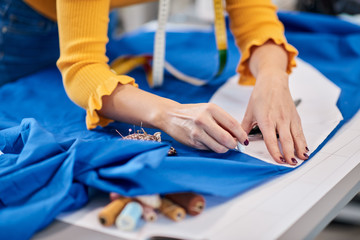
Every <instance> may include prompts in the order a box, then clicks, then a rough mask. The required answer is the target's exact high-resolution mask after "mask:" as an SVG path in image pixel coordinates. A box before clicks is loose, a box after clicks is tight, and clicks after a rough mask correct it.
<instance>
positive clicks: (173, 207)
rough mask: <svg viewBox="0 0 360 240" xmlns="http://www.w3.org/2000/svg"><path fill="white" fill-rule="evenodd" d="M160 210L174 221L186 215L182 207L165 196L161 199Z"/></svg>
mask: <svg viewBox="0 0 360 240" xmlns="http://www.w3.org/2000/svg"><path fill="white" fill-rule="evenodd" d="M160 212H161V213H162V214H164V215H165V216H166V217H168V218H170V219H171V220H173V221H175V222H178V221H181V220H183V219H184V218H185V215H186V212H185V210H184V209H183V208H182V207H180V206H179V205H177V204H175V203H173V202H172V201H171V200H169V199H166V198H163V199H161V206H160Z"/></svg>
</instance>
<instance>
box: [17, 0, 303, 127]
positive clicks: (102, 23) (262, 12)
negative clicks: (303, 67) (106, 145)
mask: <svg viewBox="0 0 360 240" xmlns="http://www.w3.org/2000/svg"><path fill="white" fill-rule="evenodd" d="M24 1H25V2H27V3H28V4H29V5H30V6H32V7H33V8H34V9H35V10H37V11H38V12H40V13H41V14H43V15H44V16H46V17H48V18H50V19H52V20H56V21H57V22H58V26H59V38H60V58H59V60H58V62H57V65H58V68H59V70H60V71H61V74H62V76H63V82H64V86H65V90H66V92H67V94H68V96H69V97H70V99H71V100H72V101H74V102H75V103H76V104H78V105H79V106H81V107H83V108H84V109H86V112H87V116H86V125H87V127H88V128H89V129H92V128H95V127H96V126H98V125H100V126H105V125H107V124H108V123H110V122H111V121H112V120H110V119H106V118H103V117H101V116H99V115H98V113H97V110H99V109H101V107H102V101H101V97H102V96H105V95H110V94H111V93H112V91H113V90H114V89H115V88H116V86H117V85H118V83H121V84H132V85H134V86H137V85H136V83H135V80H134V79H133V78H131V77H128V76H124V75H121V76H118V75H116V74H114V73H113V72H111V71H110V68H109V66H108V64H107V62H108V58H107V57H106V55H105V51H106V49H105V45H106V43H107V42H108V38H107V27H108V22H109V18H108V16H109V10H110V9H111V8H114V7H122V6H126V5H130V4H135V3H140V2H150V1H152V0H57V1H56V0H24ZM226 10H227V11H228V13H229V17H230V23H231V24H230V26H231V30H232V33H233V35H234V36H235V39H236V42H237V44H238V46H239V48H240V50H241V52H242V57H241V61H240V64H239V67H238V71H239V72H240V73H241V79H240V82H241V83H243V84H254V82H255V79H254V77H253V76H252V74H251V72H250V70H249V67H248V60H249V57H250V53H251V52H250V50H251V48H252V47H253V46H259V45H262V44H263V43H265V42H266V41H268V40H270V39H272V40H273V41H274V42H275V43H276V44H279V45H283V46H284V47H285V49H286V50H287V52H288V56H289V58H288V59H289V62H288V72H289V73H290V71H291V68H292V67H293V66H295V61H294V58H295V56H296V55H297V51H296V49H295V48H294V47H292V46H291V45H289V44H288V43H287V42H286V39H285V37H284V28H283V25H282V24H281V23H280V21H279V20H278V18H277V16H276V9H275V6H274V5H272V3H271V0H226Z"/></svg>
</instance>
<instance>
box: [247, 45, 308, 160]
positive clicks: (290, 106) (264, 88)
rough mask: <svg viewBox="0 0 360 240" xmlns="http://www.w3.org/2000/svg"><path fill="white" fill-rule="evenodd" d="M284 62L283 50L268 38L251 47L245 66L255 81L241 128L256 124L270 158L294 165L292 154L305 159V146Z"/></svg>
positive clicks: (285, 54) (285, 57) (285, 56)
mask: <svg viewBox="0 0 360 240" xmlns="http://www.w3.org/2000/svg"><path fill="white" fill-rule="evenodd" d="M287 64H288V55H287V52H286V50H285V49H284V47H283V46H280V45H276V44H275V43H274V42H273V41H271V40H269V41H267V42H266V43H264V44H263V45H261V46H258V47H255V48H253V49H252V54H251V57H250V60H249V68H250V71H251V72H252V74H253V75H254V77H255V78H256V84H255V87H254V90H253V92H252V94H251V97H250V100H249V104H248V106H247V109H246V113H245V116H244V119H243V121H242V127H243V129H244V130H245V132H246V133H249V132H250V131H251V129H252V128H253V126H254V125H255V124H257V125H258V126H259V128H260V131H261V133H262V135H263V137H264V141H265V144H266V147H267V149H268V151H269V153H270V155H271V156H272V158H273V159H274V160H275V161H276V162H278V163H289V164H291V165H296V163H297V160H296V159H295V154H296V156H297V157H298V158H299V159H302V160H306V159H308V155H307V152H308V151H309V149H308V148H307V144H306V140H305V136H304V133H303V130H302V127H301V120H300V117H299V114H298V113H297V110H296V107H295V104H294V102H293V99H292V97H291V94H290V90H289V76H288V74H287V73H286V69H287ZM277 135H279V140H280V145H281V149H282V151H280V146H279V144H278V139H277Z"/></svg>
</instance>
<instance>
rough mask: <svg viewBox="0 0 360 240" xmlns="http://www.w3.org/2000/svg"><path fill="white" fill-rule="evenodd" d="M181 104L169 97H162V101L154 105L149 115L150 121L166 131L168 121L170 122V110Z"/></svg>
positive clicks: (155, 126)
mask: <svg viewBox="0 0 360 240" xmlns="http://www.w3.org/2000/svg"><path fill="white" fill-rule="evenodd" d="M180 105H181V104H180V103H178V102H175V101H173V100H171V99H166V98H163V99H162V101H159V103H158V104H157V105H156V107H155V108H154V110H153V111H152V114H151V115H150V116H149V117H150V122H152V123H153V127H154V128H157V129H160V130H162V131H164V132H168V130H169V123H170V122H171V116H172V114H171V113H172V112H174V109H176V108H179V106H180Z"/></svg>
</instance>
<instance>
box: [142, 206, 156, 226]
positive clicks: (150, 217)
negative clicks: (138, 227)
mask: <svg viewBox="0 0 360 240" xmlns="http://www.w3.org/2000/svg"><path fill="white" fill-rule="evenodd" d="M142 207H143V213H142V218H143V219H144V220H145V221H147V222H154V221H156V219H157V213H156V212H155V210H154V209H153V208H152V207H149V206H146V205H142Z"/></svg>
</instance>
